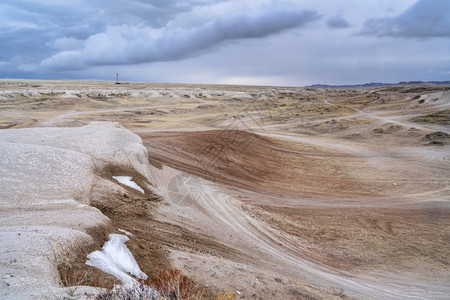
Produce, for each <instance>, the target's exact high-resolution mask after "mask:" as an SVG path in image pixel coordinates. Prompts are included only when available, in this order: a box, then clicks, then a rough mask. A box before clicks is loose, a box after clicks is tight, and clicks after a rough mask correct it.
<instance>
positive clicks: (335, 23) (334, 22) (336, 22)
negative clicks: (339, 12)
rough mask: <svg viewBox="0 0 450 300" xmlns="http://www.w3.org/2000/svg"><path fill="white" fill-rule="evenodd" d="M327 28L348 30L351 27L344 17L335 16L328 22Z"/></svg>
mask: <svg viewBox="0 0 450 300" xmlns="http://www.w3.org/2000/svg"><path fill="white" fill-rule="evenodd" d="M327 26H328V27H329V28H331V29H342V28H348V27H350V26H351V25H350V24H349V23H348V22H347V21H346V20H345V19H343V18H342V17H340V16H334V17H331V18H329V19H328V20H327Z"/></svg>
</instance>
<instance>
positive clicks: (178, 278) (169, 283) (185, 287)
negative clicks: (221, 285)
mask: <svg viewBox="0 0 450 300" xmlns="http://www.w3.org/2000/svg"><path fill="white" fill-rule="evenodd" d="M144 284H146V285H148V286H151V287H153V288H155V289H156V290H158V291H159V292H160V293H161V294H162V295H164V297H166V299H183V300H191V299H192V300H195V299H202V298H203V295H204V294H205V289H204V288H201V287H199V286H198V285H197V284H196V283H195V282H194V281H192V280H191V279H189V278H188V277H186V276H185V275H183V274H181V272H180V271H179V270H159V271H158V272H157V273H156V275H155V276H153V277H151V278H149V279H147V280H145V281H144Z"/></svg>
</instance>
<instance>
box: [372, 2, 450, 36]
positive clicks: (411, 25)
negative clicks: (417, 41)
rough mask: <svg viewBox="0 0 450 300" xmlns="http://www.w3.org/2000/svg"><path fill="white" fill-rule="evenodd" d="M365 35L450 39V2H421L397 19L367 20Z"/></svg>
mask: <svg viewBox="0 0 450 300" xmlns="http://www.w3.org/2000/svg"><path fill="white" fill-rule="evenodd" d="M363 33H364V34H368V35H375V36H379V37H382V36H393V37H406V38H430V37H450V1H449V0H420V1H418V2H417V3H416V4H414V5H413V6H412V7H411V8H409V9H408V10H406V11H405V12H404V13H402V14H401V15H399V16H397V17H391V18H372V19H369V20H367V22H366V23H365V24H364V28H363Z"/></svg>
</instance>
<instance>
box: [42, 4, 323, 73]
mask: <svg viewBox="0 0 450 300" xmlns="http://www.w3.org/2000/svg"><path fill="white" fill-rule="evenodd" d="M318 18H319V15H318V14H317V13H316V12H314V11H300V10H295V9H292V7H291V6H286V5H279V4H275V2H274V3H272V4H271V5H266V6H264V7H263V8H262V9H260V10H259V11H245V12H243V11H241V12H240V13H236V14H234V15H232V16H224V17H221V18H218V19H213V20H210V21H207V22H205V23H203V24H201V25H200V26H195V27H170V26H167V27H163V28H154V27H149V26H130V25H120V26H109V27H108V28H107V29H106V30H105V31H104V32H102V33H98V34H95V35H92V36H90V37H89V38H88V39H86V40H85V41H84V43H83V46H82V47H81V48H79V49H72V50H69V51H61V52H59V53H57V54H55V55H53V56H51V57H50V58H48V59H46V60H44V61H43V62H42V63H41V66H42V67H45V68H49V69H60V70H70V69H76V68H84V67H86V66H99V65H120V64H139V63H147V62H156V61H172V60H178V59H181V58H186V57H192V56H195V55H198V54H199V53H200V52H201V51H204V50H205V49H208V48H211V47H214V46H216V45H218V44H220V43H222V42H224V41H229V40H236V39H250V38H260V37H265V36H268V35H271V34H274V33H278V32H280V31H283V30H286V29H290V28H295V27H300V26H304V25H306V24H308V23H310V22H312V21H314V20H317V19H318Z"/></svg>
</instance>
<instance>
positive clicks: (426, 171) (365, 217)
mask: <svg viewBox="0 0 450 300" xmlns="http://www.w3.org/2000/svg"><path fill="white" fill-rule="evenodd" d="M0 87H1V90H0V126H2V127H3V128H17V127H36V126H37V127H40V126H80V125H83V124H86V123H89V122H91V121H98V120H101V121H118V122H121V124H123V125H124V126H125V127H127V128H129V129H131V130H132V131H134V132H135V133H137V134H139V135H140V137H141V138H142V140H143V143H144V145H145V146H146V147H147V150H148V154H149V161H150V164H151V165H152V167H151V174H152V179H151V181H152V184H153V185H154V188H155V192H157V193H158V194H159V195H160V197H159V198H158V199H157V200H152V201H151V202H145V201H143V200H142V199H141V200H139V199H135V198H133V197H131V199H127V198H126V197H125V196H119V195H115V196H114V195H111V198H110V199H109V200H102V201H100V200H98V199H97V200H95V199H92V201H93V202H92V204H93V205H95V206H96V207H98V208H100V209H101V210H102V212H103V213H104V214H106V215H107V216H108V217H109V218H111V219H112V220H113V222H117V224H120V226H121V228H123V229H126V230H128V231H131V232H133V233H134V234H135V235H136V236H137V238H136V241H133V240H132V241H130V242H131V243H132V244H131V246H130V247H131V248H132V251H134V252H135V253H137V254H138V255H137V259H138V262H139V263H140V264H141V265H144V267H143V271H144V272H148V273H150V274H152V272H156V270H157V268H172V267H176V268H179V269H180V270H182V271H183V272H184V273H185V274H186V275H188V276H190V277H191V278H193V279H194V280H195V281H197V282H200V283H204V284H207V285H208V286H209V287H215V288H217V290H220V289H225V290H232V291H239V292H240V293H241V297H245V298H250V299H251V298H261V299H267V298H280V299H281V298H283V299H288V298H291V299H316V298H317V299H320V298H332V297H336V298H346V297H354V298H375V299H377V298H378V299H379V298H383V299H388V298H391V299H399V298H410V299H424V298H428V299H446V298H447V297H448V294H449V293H450V290H449V288H448V282H450V267H449V261H448V254H449V253H450V221H449V220H450V218H449V216H450V205H449V198H450V190H449V189H450V188H449V175H450V165H449V153H450V146H449V143H450V130H449V127H448V126H449V123H450V121H449V120H450V116H449V109H450V91H449V90H448V88H445V87H401V86H399V87H387V88H383V87H381V88H376V89H312V88H281V87H239V86H205V85H203V86H202V85H170V84H145V83H131V84H126V85H113V84H111V83H102V82H98V83H95V82H45V81H42V82H39V81H30V82H25V81H24V82H9V81H5V82H4V83H3V85H0ZM102 172H103V171H102ZM108 172H110V171H108ZM102 174H103V173H102ZM108 174H109V173H108ZM127 197H128V196H127ZM113 199H119V200H113ZM117 201H119V202H117ZM118 216H120V217H118ZM114 220H116V221H114ZM124 220H126V221H124ZM117 226H119V225H117ZM138 240H139V241H140V242H137V241H138ZM139 245H144V246H141V247H140V246H139ZM152 249H153V250H152ZM157 249H160V250H157ZM139 257H140V258H139ZM149 260H158V261H160V263H159V264H157V266H155V265H153V264H152V262H151V261H150V262H149Z"/></svg>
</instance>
